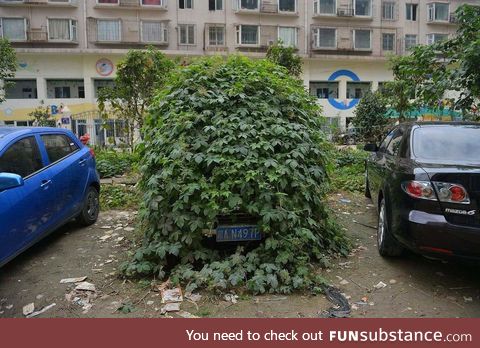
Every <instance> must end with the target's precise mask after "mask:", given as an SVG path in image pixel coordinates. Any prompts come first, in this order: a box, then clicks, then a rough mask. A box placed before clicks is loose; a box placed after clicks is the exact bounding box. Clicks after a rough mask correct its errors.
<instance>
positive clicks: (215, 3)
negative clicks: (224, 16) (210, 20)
mask: <svg viewBox="0 0 480 348" xmlns="http://www.w3.org/2000/svg"><path fill="white" fill-rule="evenodd" d="M208 9H209V10H210V11H221V10H223V0H208Z"/></svg>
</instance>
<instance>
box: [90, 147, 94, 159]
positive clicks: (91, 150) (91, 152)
mask: <svg viewBox="0 0 480 348" xmlns="http://www.w3.org/2000/svg"><path fill="white" fill-rule="evenodd" d="M89 150H90V154H91V155H92V157H93V158H95V151H94V150H93V149H92V148H90V149H89Z"/></svg>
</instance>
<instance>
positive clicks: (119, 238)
mask: <svg viewBox="0 0 480 348" xmlns="http://www.w3.org/2000/svg"><path fill="white" fill-rule="evenodd" d="M124 239H125V237H118V238H117V239H115V241H116V242H121V241H122V240H124Z"/></svg>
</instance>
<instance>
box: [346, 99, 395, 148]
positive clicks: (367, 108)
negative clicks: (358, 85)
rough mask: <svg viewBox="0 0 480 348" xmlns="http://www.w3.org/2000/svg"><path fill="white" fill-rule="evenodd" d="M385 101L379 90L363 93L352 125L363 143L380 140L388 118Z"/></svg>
mask: <svg viewBox="0 0 480 348" xmlns="http://www.w3.org/2000/svg"><path fill="white" fill-rule="evenodd" d="M386 114H387V102H386V100H385V98H384V97H383V95H382V93H380V92H373V93H372V92H370V91H368V92H367V93H365V95H364V96H363V98H362V99H361V100H360V103H359V104H358V106H357V108H356V109H355V117H354V118H353V125H354V126H355V129H356V132H357V135H358V137H359V138H360V140H362V141H363V142H365V143H368V142H377V143H378V142H380V141H381V140H382V138H383V136H384V135H385V129H386V126H387V125H388V122H389V119H388V117H387V115H386Z"/></svg>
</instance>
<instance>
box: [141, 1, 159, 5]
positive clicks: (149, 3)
mask: <svg viewBox="0 0 480 348" xmlns="http://www.w3.org/2000/svg"><path fill="white" fill-rule="evenodd" d="M142 5H143V6H164V0H142Z"/></svg>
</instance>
